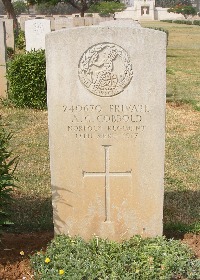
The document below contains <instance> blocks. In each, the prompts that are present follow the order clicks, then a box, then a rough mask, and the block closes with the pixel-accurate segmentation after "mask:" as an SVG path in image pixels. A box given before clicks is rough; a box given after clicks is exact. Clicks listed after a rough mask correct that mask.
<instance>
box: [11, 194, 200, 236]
mask: <svg viewBox="0 0 200 280" xmlns="http://www.w3.org/2000/svg"><path fill="white" fill-rule="evenodd" d="M66 191H67V190H66ZM54 199H56V200H57V199H59V200H60V202H61V203H64V204H66V203H65V201H64V199H63V198H62V197H60V196H59V195H58V193H57V192H56V193H54ZM66 207H71V206H70V205H67V204H66ZM9 210H10V212H11V213H12V215H11V216H10V220H11V221H12V222H13V223H14V224H13V225H12V226H9V227H7V231H8V232H15V233H21V232H37V231H52V230H53V211H52V199H51V197H49V198H36V197H26V196H23V197H17V198H15V199H14V200H13V202H12V203H11V205H10V207H9ZM54 215H55V218H56V220H57V222H58V224H64V221H61V220H60V218H59V215H58V212H57V211H56V209H55V213H54ZM187 232H194V233H197V232H200V191H184V190H183V191H170V192H166V193H165V199H164V235H166V236H167V237H174V238H181V237H182V236H183V235H184V234H185V233H187Z"/></svg>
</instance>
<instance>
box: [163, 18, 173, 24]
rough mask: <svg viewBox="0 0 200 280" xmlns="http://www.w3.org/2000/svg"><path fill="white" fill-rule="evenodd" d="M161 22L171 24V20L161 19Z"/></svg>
mask: <svg viewBox="0 0 200 280" xmlns="http://www.w3.org/2000/svg"><path fill="white" fill-rule="evenodd" d="M161 21H162V22H169V23H172V22H173V20H172V19H162V20H161Z"/></svg>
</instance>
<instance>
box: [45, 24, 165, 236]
mask: <svg viewBox="0 0 200 280" xmlns="http://www.w3.org/2000/svg"><path fill="white" fill-rule="evenodd" d="M46 57H47V88H48V122H49V135H50V136H49V137H50V161H51V184H52V191H53V211H54V228H55V233H56V234H69V235H72V236H74V235H80V236H82V237H83V238H84V239H86V240H87V239H89V238H91V237H92V236H93V235H94V234H95V235H97V236H99V237H102V238H109V239H112V240H122V239H127V238H130V237H131V236H133V235H135V234H140V235H142V236H151V237H153V236H157V235H162V228H163V227H162V218H163V178H164V145H165V141H164V139H165V87H166V81H165V80H166V34H165V33H164V32H160V31H156V30H151V29H145V28H134V27H121V28H119V27H111V26H109V27H101V26H91V27H80V28H69V29H65V30H63V31H60V32H52V33H51V34H48V35H47V38H46Z"/></svg>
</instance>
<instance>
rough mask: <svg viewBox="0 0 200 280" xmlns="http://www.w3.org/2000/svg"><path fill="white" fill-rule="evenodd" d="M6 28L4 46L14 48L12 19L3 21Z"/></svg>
mask: <svg viewBox="0 0 200 280" xmlns="http://www.w3.org/2000/svg"><path fill="white" fill-rule="evenodd" d="M3 21H4V22H5V27H6V46H7V47H9V48H12V49H14V48H15V40H14V29H13V19H5V18H4V19H3Z"/></svg>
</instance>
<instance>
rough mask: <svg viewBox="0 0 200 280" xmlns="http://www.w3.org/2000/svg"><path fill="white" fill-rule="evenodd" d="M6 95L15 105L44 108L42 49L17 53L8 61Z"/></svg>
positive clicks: (44, 79)
mask: <svg viewBox="0 0 200 280" xmlns="http://www.w3.org/2000/svg"><path fill="white" fill-rule="evenodd" d="M7 79H8V82H9V90H8V96H9V99H10V100H11V101H12V102H13V103H14V104H15V106H17V107H30V108H35V109H43V108H46V61H45V52H44V51H43V50H39V51H31V52H28V53H26V54H19V55H16V56H15V57H14V59H13V60H11V61H10V62H9V63H8V70H7Z"/></svg>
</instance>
